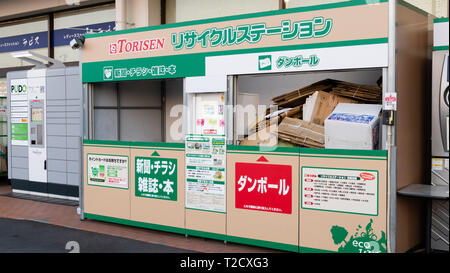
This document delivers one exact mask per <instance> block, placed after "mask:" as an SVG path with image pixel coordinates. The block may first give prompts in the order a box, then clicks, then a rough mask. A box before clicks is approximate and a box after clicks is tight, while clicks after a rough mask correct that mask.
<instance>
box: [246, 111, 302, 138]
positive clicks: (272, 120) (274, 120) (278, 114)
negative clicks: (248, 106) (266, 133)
mask: <svg viewBox="0 0 450 273" xmlns="http://www.w3.org/2000/svg"><path fill="white" fill-rule="evenodd" d="M302 108H303V105H299V106H296V107H294V108H285V109H282V110H279V111H275V112H273V113H268V114H266V115H265V116H262V117H258V119H257V120H256V122H254V123H253V124H251V125H250V132H252V133H255V132H258V131H260V130H262V129H264V128H266V127H269V126H270V125H274V124H280V122H281V121H282V120H283V119H284V118H285V117H293V118H301V115H302Z"/></svg>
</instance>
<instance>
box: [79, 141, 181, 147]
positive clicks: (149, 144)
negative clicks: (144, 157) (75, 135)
mask: <svg viewBox="0 0 450 273" xmlns="http://www.w3.org/2000/svg"><path fill="white" fill-rule="evenodd" d="M83 144H89V145H91V144H98V145H113V146H131V147H163V148H183V149H184V143H171V142H166V143H165V142H135V141H114V140H91V139H83Z"/></svg>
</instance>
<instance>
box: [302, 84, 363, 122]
mask: <svg viewBox="0 0 450 273" xmlns="http://www.w3.org/2000/svg"><path fill="white" fill-rule="evenodd" d="M342 102H345V103H356V101H354V100H352V99H349V98H344V97H341V96H337V95H333V94H330V93H327V92H323V91H316V92H314V94H312V95H311V96H310V97H309V98H307V99H306V102H305V104H304V105H303V120H304V121H306V122H312V123H315V124H319V125H324V121H325V119H326V118H327V117H328V116H329V115H330V114H331V113H332V112H333V110H334V108H335V107H336V105H338V103H342Z"/></svg>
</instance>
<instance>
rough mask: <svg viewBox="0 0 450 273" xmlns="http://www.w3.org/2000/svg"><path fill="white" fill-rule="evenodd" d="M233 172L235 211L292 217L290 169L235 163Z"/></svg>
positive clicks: (281, 166)
mask: <svg viewBox="0 0 450 273" xmlns="http://www.w3.org/2000/svg"><path fill="white" fill-rule="evenodd" d="M235 172H236V175H235V177H236V178H235V179H236V188H235V194H236V198H235V202H236V204H235V206H236V208H239V209H249V210H260V211H269V212H275V213H285V214H291V213H292V166H290V165H278V164H261V163H242V162H237V163H236V164H235Z"/></svg>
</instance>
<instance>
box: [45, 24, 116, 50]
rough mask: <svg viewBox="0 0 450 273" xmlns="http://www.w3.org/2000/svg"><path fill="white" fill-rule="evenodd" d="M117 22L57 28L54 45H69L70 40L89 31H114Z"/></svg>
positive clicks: (54, 34)
mask: <svg viewBox="0 0 450 273" xmlns="http://www.w3.org/2000/svg"><path fill="white" fill-rule="evenodd" d="M115 28H116V23H115V22H106V23H99V24H92V25H84V26H77V27H71V28H63V29H57V30H55V31H54V33H53V46H66V45H69V43H70V40H72V39H74V38H78V37H80V36H81V35H84V34H87V33H101V32H109V31H114V30H115Z"/></svg>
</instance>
